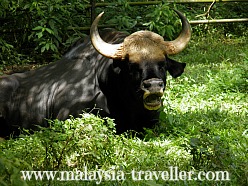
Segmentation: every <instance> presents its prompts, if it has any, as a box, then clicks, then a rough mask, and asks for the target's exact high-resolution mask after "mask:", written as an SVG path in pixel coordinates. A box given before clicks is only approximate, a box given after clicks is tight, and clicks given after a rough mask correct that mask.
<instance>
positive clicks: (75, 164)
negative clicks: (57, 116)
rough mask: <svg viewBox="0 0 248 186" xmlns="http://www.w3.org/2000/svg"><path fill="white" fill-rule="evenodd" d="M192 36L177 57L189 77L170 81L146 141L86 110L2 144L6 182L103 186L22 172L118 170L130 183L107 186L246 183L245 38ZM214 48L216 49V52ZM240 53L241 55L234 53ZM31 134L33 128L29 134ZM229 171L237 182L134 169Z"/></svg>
mask: <svg viewBox="0 0 248 186" xmlns="http://www.w3.org/2000/svg"><path fill="white" fill-rule="evenodd" d="M210 36H212V35H206V37H201V38H195V37H193V39H192V41H191V43H190V44H189V46H188V48H187V49H186V50H185V51H184V52H182V53H181V54H179V55H178V56H177V57H174V58H178V59H180V60H181V61H183V62H186V63H187V67H186V70H185V73H184V74H183V75H182V76H181V77H179V78H177V79H172V78H171V77H170V76H168V81H167V90H166V93H165V95H164V100H163V102H164V107H163V108H162V112H161V116H160V119H161V123H160V124H159V125H157V126H156V127H155V128H154V129H146V131H147V132H146V137H145V139H139V138H136V137H130V136H129V135H128V134H122V135H116V134H115V127H114V126H115V124H114V121H113V120H111V119H109V118H99V117H97V116H94V115H92V114H87V113H84V114H83V115H82V116H81V118H70V119H68V120H66V121H58V120H55V121H50V125H51V126H50V127H49V128H41V129H40V130H39V131H36V132H34V133H33V134H29V135H26V134H25V132H24V133H23V134H22V135H21V136H20V137H19V138H17V139H11V140H8V141H2V142H0V183H1V184H2V185H25V184H26V185H65V184H66V185H96V183H95V182H94V181H92V182H89V181H88V182H87V181H80V182H77V181H68V182H63V181H58V180H54V181H51V180H50V181H49V180H43V181H36V180H35V179H32V180H30V181H24V180H23V179H22V178H21V173H20V171H22V170H41V171H42V170H43V171H44V170H50V171H65V170H69V171H76V169H77V170H83V168H84V167H85V166H87V168H88V170H99V169H102V170H111V171H116V172H117V171H123V172H125V173H126V180H125V181H105V182H102V183H101V184H100V185H165V184H166V185H178V186H180V185H192V186H198V185H206V186H208V185H209V186H210V185H227V186H229V185H230V186H233V185H247V184H248V182H247V181H248V180H247V177H248V172H247V170H248V167H247V165H248V159H247V147H248V132H247V131H248V128H247V113H248V109H247V108H248V107H247V102H248V101H247V100H248V98H247V87H248V86H247V84H248V82H247V62H248V59H247V56H248V50H247V49H248V46H247V45H248V43H247V40H246V38H245V37H240V38H236V39H232V38H225V37H221V35H219V36H212V37H210ZM209 46H211V49H210V48H209ZM233 51H235V52H233ZM26 132H27V131H26ZM169 166H178V168H179V170H185V171H192V170H193V171H196V172H199V171H228V172H229V173H230V176H231V177H230V179H231V180H230V181H218V182H214V181H207V180H204V181H201V182H199V181H194V180H192V181H175V182H171V181H168V182H166V181H163V180H161V179H159V180H155V179H154V180H151V181H133V180H132V179H131V177H130V176H131V174H129V173H130V172H131V171H132V170H137V171H139V170H143V171H146V170H151V171H164V170H168V167H169Z"/></svg>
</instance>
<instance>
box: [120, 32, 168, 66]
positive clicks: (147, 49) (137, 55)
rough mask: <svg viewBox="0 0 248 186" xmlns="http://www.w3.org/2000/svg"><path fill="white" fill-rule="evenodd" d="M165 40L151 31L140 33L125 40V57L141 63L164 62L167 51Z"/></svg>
mask: <svg viewBox="0 0 248 186" xmlns="http://www.w3.org/2000/svg"><path fill="white" fill-rule="evenodd" d="M163 42H164V39H163V37H161V36H160V35H158V34H156V33H153V32H150V31H139V32H135V33H133V34H132V35H130V36H128V37H127V38H125V40H124V43H123V44H124V46H123V49H124V53H123V55H124V56H123V57H126V56H127V57H128V58H129V61H131V62H134V63H140V62H141V61H144V60H145V61H151V62H153V61H154V62H157V61H163V60H164V58H165V51H164V46H163Z"/></svg>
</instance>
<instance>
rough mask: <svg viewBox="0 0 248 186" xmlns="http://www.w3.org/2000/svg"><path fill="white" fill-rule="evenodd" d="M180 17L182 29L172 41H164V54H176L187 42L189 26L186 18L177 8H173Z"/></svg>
mask: <svg viewBox="0 0 248 186" xmlns="http://www.w3.org/2000/svg"><path fill="white" fill-rule="evenodd" d="M174 11H175V12H176V13H177V14H178V16H179V17H180V19H181V22H182V31H181V33H180V34H179V36H178V37H177V38H176V39H175V40H173V41H164V44H165V45H166V48H165V52H166V54H177V53H179V52H181V51H182V50H183V49H184V48H185V47H186V45H187V44H188V42H189V40H190V36H191V28H190V24H189V22H188V20H187V18H186V17H185V16H184V15H183V14H182V13H181V12H179V11H178V10H174Z"/></svg>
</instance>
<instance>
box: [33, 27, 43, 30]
mask: <svg viewBox="0 0 248 186" xmlns="http://www.w3.org/2000/svg"><path fill="white" fill-rule="evenodd" d="M42 29H43V27H42V26H37V27H35V28H33V29H32V30H42Z"/></svg>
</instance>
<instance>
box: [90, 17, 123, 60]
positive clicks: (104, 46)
mask: <svg viewBox="0 0 248 186" xmlns="http://www.w3.org/2000/svg"><path fill="white" fill-rule="evenodd" d="M103 14H104V12H102V13H100V14H99V15H98V16H97V17H96V18H95V20H94V22H93V23H92V25H91V27H90V38H91V42H92V45H93V46H94V48H95V49H96V50H97V51H98V52H99V53H100V54H102V55H103V56H105V57H108V58H112V59H119V58H121V57H122V47H123V43H120V44H109V43H106V42H105V41H103V40H102V38H101V37H100V35H99V32H98V28H97V25H98V22H99V20H100V18H101V17H102V15H103Z"/></svg>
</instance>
